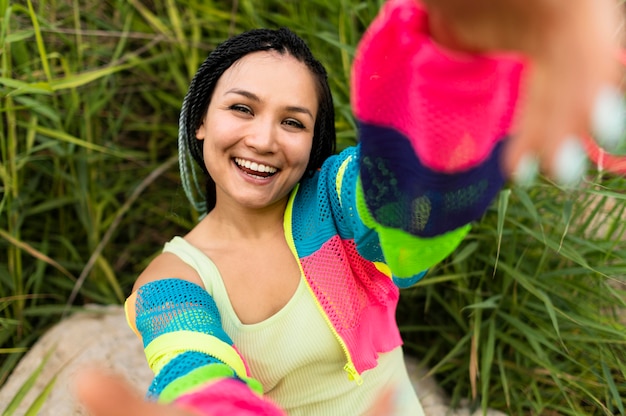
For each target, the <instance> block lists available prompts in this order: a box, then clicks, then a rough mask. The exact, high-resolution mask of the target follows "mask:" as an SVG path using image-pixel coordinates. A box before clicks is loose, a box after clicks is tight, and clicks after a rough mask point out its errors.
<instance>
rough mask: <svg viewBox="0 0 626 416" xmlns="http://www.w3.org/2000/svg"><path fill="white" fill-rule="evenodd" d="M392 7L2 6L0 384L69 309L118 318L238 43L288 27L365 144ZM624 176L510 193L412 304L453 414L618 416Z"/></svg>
mask: <svg viewBox="0 0 626 416" xmlns="http://www.w3.org/2000/svg"><path fill="white" fill-rule="evenodd" d="M381 3H382V1H380V0H378V1H375V0H368V1H357V0H309V1H298V0H291V1H290V0H282V1H280V0H264V1H261V0H240V1H208V0H184V1H174V0H109V1H93V0H83V1H78V0H73V1H66V0H63V1H59V0H49V1H34V0H28V1H10V0H0V19H2V20H1V21H0V150H1V157H2V160H1V164H0V181H1V182H0V183H1V188H0V192H1V199H0V383H2V382H4V380H5V379H6V377H7V376H8V375H9V373H10V371H11V370H12V368H13V367H14V366H15V364H16V362H17V361H18V360H19V358H20V357H21V356H22V355H23V353H24V352H26V351H27V350H28V348H29V346H30V345H32V343H33V342H34V341H36V340H37V338H38V337H39V336H40V335H41V334H42V333H43V332H44V331H45V330H46V329H47V328H48V327H49V326H50V325H52V324H54V323H55V322H57V321H58V320H59V319H60V318H61V317H62V316H63V314H66V313H69V312H72V311H73V310H80V308H81V306H82V305H84V304H86V303H92V302H96V303H103V304H109V303H120V302H122V301H123V300H124V298H125V296H126V295H127V294H128V293H129V290H130V287H131V285H132V283H133V281H134V279H135V277H136V276H137V274H138V273H139V272H140V271H141V270H142V269H143V267H145V265H146V264H147V263H148V261H149V260H150V259H151V258H152V257H153V256H154V255H155V254H156V253H158V252H159V251H160V249H161V246H162V244H163V243H164V242H165V241H166V240H168V239H169V238H171V237H172V236H173V235H175V234H181V233H184V232H185V230H187V229H189V228H190V227H192V225H193V224H194V222H195V220H196V217H195V213H194V212H192V211H191V209H190V207H189V206H188V204H187V202H186V199H185V197H184V194H183V193H182V190H181V188H180V185H179V181H178V173H177V168H176V154H175V153H176V129H177V117H178V110H179V106H180V103H181V100H182V97H183V95H184V93H185V92H186V89H187V86H188V82H189V80H190V79H191V77H192V75H193V73H194V72H195V70H196V68H197V67H198V66H199V64H200V63H201V62H202V60H203V59H204V57H205V56H206V55H207V53H208V52H209V51H210V50H211V49H212V48H213V47H214V46H215V45H216V43H218V42H220V41H221V40H223V39H224V38H226V37H227V36H229V35H230V34H234V33H238V32H240V31H242V30H245V29H249V28H253V27H278V26H288V27H290V28H292V29H293V30H295V31H296V32H297V33H298V34H300V35H301V36H303V37H304V38H305V39H306V40H307V41H308V43H309V45H310V46H311V48H312V49H313V50H314V52H315V54H316V55H317V56H318V57H319V58H320V59H321V60H322V61H323V62H324V63H325V64H326V66H327V69H328V71H329V74H330V79H331V87H332V89H333V93H334V98H335V103H336V110H337V129H338V132H339V137H338V139H339V148H343V147H345V146H348V145H350V144H353V143H354V141H355V129H354V123H353V119H352V117H351V115H350V110H349V100H348V87H349V84H348V75H349V71H350V65H351V60H352V57H353V51H354V47H355V45H356V43H357V41H358V39H359V37H360V36H361V34H362V32H363V30H364V29H365V27H366V26H367V24H368V23H369V22H370V21H371V19H372V18H373V17H374V15H375V13H376V11H377V10H378V8H379V7H380V4H381ZM624 185H625V181H624V179H622V178H620V177H614V176H611V175H610V174H607V173H606V172H602V171H598V170H597V169H593V170H590V172H589V175H588V177H587V181H586V183H585V185H584V186H583V187H582V188H581V189H578V190H575V191H571V190H569V191H563V190H560V189H559V188H558V187H556V186H554V185H553V184H551V183H549V182H548V181H545V180H542V181H540V182H539V183H537V184H536V185H535V186H533V187H530V188H528V189H519V188H507V189H505V190H504V191H502V193H501V194H500V197H499V199H498V200H497V201H495V202H494V204H493V206H492V208H491V209H490V211H489V212H488V213H487V215H486V216H485V217H484V219H483V220H482V221H481V222H480V223H478V224H476V226H475V228H474V230H473V232H472V234H471V235H470V236H469V238H468V239H467V240H466V241H465V242H464V243H463V245H462V246H461V247H460V248H459V249H458V250H457V252H456V253H455V254H454V255H453V256H451V257H450V259H448V260H446V262H444V263H442V264H441V265H439V266H438V267H436V268H435V269H433V270H431V271H430V273H429V275H428V277H427V278H426V279H425V280H424V281H423V282H422V283H420V284H419V285H418V286H416V287H415V288H412V289H409V290H406V291H404V292H403V296H402V300H401V304H400V308H399V311H398V320H399V322H400V325H401V329H402V331H403V334H404V337H405V340H406V348H407V352H408V353H410V354H413V355H415V356H417V357H419V358H420V359H421V362H422V363H423V364H424V365H425V366H428V368H430V369H431V370H430V371H431V372H432V373H433V374H435V375H436V376H437V378H438V379H439V380H440V382H441V384H442V386H443V387H444V388H445V389H446V390H447V391H448V392H449V394H450V395H451V397H452V399H453V401H454V402H455V403H458V402H459V401H460V400H461V399H468V400H469V401H470V403H472V404H473V405H474V406H476V407H477V408H480V407H482V408H483V409H486V408H487V407H492V408H499V409H502V410H504V411H506V412H508V413H510V414H532V415H535V414H549V415H556V414H567V415H580V414H606V415H612V414H624V405H625V404H626V327H625V325H624V321H625V319H624V318H623V316H622V315H623V314H624V311H623V308H624V307H626V305H625V300H626V297H625V296H624V281H625V280H626V278H625V276H626V261H625V259H626V252H625V251H626V247H625V244H624V241H625V239H626V235H625V227H626V225H625V222H626V221H625V219H626V213H625V210H626V203H625V202H624V201H625V199H626V196H625V195H626V194H625V192H624V189H625V187H624Z"/></svg>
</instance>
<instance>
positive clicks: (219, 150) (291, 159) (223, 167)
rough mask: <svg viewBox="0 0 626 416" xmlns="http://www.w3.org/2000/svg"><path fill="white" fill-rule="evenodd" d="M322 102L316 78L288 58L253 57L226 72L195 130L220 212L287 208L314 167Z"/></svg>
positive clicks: (272, 55) (274, 54)
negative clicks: (223, 206)
mask: <svg viewBox="0 0 626 416" xmlns="http://www.w3.org/2000/svg"><path fill="white" fill-rule="evenodd" d="M318 104H319V102H318V96H317V90H316V84H315V80H314V78H313V75H312V74H311V73H310V71H309V69H308V68H307V67H306V66H305V64H303V63H302V62H300V61H298V60H296V59H295V58H294V57H293V56H291V55H289V54H284V55H281V54H279V53H277V52H274V51H269V52H265V51H262V52H254V53H251V54H248V55H246V56H244V57H243V58H241V59H240V60H239V61H237V62H235V63H234V64H233V65H232V66H231V67H230V68H229V69H228V70H226V71H225V72H224V74H223V75H222V76H221V77H220V79H219V80H218V82H217V84H216V86H215V90H214V92H213V96H212V98H211V102H210V103H209V107H208V109H207V113H206V116H205V118H204V121H203V123H202V125H201V126H200V128H199V129H198V130H197V132H196V138H197V139H198V140H204V144H203V155H204V163H205V165H206V167H207V170H208V171H209V174H210V175H211V177H212V178H213V180H214V181H215V184H216V201H217V205H218V206H219V205H220V203H224V202H227V203H229V204H231V203H234V204H237V205H241V206H244V207H247V208H253V209H254V208H265V207H270V206H273V205H275V204H284V202H285V201H286V199H287V197H288V195H289V193H290V192H291V190H292V189H293V187H294V186H295V185H296V183H297V182H298V181H299V180H300V178H301V177H302V176H303V175H304V173H305V170H306V167H307V164H308V162H309V156H310V154H311V146H312V143H313V130H314V127H315V118H316V116H317V110H318Z"/></svg>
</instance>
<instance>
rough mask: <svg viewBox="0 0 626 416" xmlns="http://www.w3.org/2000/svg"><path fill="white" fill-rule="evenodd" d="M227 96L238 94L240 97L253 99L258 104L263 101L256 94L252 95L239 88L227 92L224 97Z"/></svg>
mask: <svg viewBox="0 0 626 416" xmlns="http://www.w3.org/2000/svg"><path fill="white" fill-rule="evenodd" d="M226 94H238V95H243V96H244V97H246V98H249V99H251V100H253V101H257V102H260V101H261V99H260V98H259V97H258V96H257V95H256V94H254V93H252V92H250V91H246V90H240V89H238V88H232V89H230V90H228V91H226V93H225V94H224V95H226Z"/></svg>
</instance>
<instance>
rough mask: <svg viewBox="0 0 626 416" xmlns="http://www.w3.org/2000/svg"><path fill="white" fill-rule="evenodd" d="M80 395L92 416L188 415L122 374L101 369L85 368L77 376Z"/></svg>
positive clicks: (79, 397) (76, 387) (77, 393)
mask: <svg viewBox="0 0 626 416" xmlns="http://www.w3.org/2000/svg"><path fill="white" fill-rule="evenodd" d="M75 389H76V395H77V397H78V399H79V401H80V402H81V403H82V404H83V405H84V406H85V407H86V408H87V410H88V412H89V414H90V415H92V416H143V415H145V416H148V415H151V416H184V415H187V416H188V415H189V413H185V412H182V411H180V410H178V409H175V408H173V407H170V406H160V405H157V404H156V403H150V402H147V401H145V400H144V398H143V397H142V396H141V395H140V394H139V393H138V392H136V391H135V390H134V389H133V388H132V387H131V386H129V385H128V383H127V382H126V381H125V380H124V379H123V378H121V377H119V376H116V375H112V374H109V373H106V372H105V371H102V370H99V369H87V370H83V371H82V372H81V373H79V374H78V375H77V377H76V385H75Z"/></svg>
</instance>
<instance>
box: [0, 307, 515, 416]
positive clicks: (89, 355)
mask: <svg viewBox="0 0 626 416" xmlns="http://www.w3.org/2000/svg"><path fill="white" fill-rule="evenodd" d="M50 351H53V353H52V355H51V357H50V359H49V361H48V363H47V364H46V366H45V367H44V370H43V372H42V374H41V375H40V376H39V377H38V378H37V382H36V384H35V386H34V387H33V388H32V389H31V390H30V392H29V393H28V395H27V396H26V397H25V398H24V400H22V405H21V407H20V408H19V409H18V410H17V412H16V413H15V414H14V415H15V416H18V415H23V414H24V413H25V412H26V410H27V409H28V406H29V405H30V404H31V403H33V401H34V400H35V398H36V397H37V396H38V395H39V394H40V393H41V391H42V390H43V389H44V388H45V386H46V384H48V382H49V381H50V380H52V378H54V377H55V376H56V377H57V380H56V383H55V385H54V388H53V389H52V391H51V393H50V395H49V397H48V399H47V400H46V402H45V404H44V406H43V407H42V410H41V411H40V412H39V414H40V415H44V416H45V415H50V416H52V415H54V416H59V415H85V414H86V413H85V412H84V410H83V409H82V408H81V406H80V405H79V404H78V403H77V402H76V400H75V399H74V397H73V394H72V388H73V387H72V386H73V384H72V381H73V376H74V375H75V374H76V371H77V370H78V369H80V368H81V367H84V366H88V365H94V364H97V365H99V366H101V367H103V368H106V369H109V370H110V371H113V372H115V373H118V374H121V375H122V376H124V377H125V378H126V379H127V380H128V381H129V382H130V383H131V384H132V385H134V386H136V387H137V389H138V390H140V391H142V392H145V391H146V389H147V388H148V385H149V384H150V380H151V378H152V372H151V371H150V369H149V368H148V366H147V364H146V361H145V357H144V354H143V349H142V348H141V343H140V342H139V340H138V339H137V338H136V336H135V334H133V333H132V331H131V330H130V329H129V328H128V325H127V324H126V321H125V317H124V312H123V309H122V308H121V307H119V306H108V307H92V308H88V309H87V312H85V313H78V314H75V315H73V316H72V317H70V318H68V319H66V320H64V321H62V322H61V323H59V324H57V325H56V326H55V327H53V328H52V329H50V330H49V331H48V332H47V333H46V334H45V335H44V336H42V337H41V339H40V340H39V341H38V342H37V344H35V345H34V346H33V347H32V348H31V350H30V351H29V352H28V354H27V355H26V356H25V357H24V358H23V359H22V360H21V361H20V363H19V364H18V366H17V367H16V368H15V370H14V372H13V374H12V375H11V377H10V378H9V379H8V380H7V382H6V383H5V385H4V386H3V387H2V389H1V390H0V411H4V409H5V408H6V406H7V405H8V403H9V402H10V401H11V399H12V398H13V397H14V396H15V394H16V392H17V391H18V390H19V388H20V387H21V386H22V385H23V384H24V382H25V381H26V379H27V378H28V376H30V375H31V374H32V373H33V372H34V371H35V369H36V368H37V366H38V365H39V364H40V363H41V361H42V359H43V357H44V356H45V355H46V354H47V353H48V352H50ZM407 368H408V370H409V374H410V375H411V379H412V381H413V383H414V384H415V387H416V390H417V392H418V396H419V397H420V400H421V402H422V404H423V406H424V411H425V413H426V415H427V416H443V415H450V416H470V411H469V410H467V409H457V410H451V409H449V408H448V406H447V405H446V397H445V395H444V393H443V391H442V390H441V388H440V387H439V386H438V385H437V384H436V383H435V381H434V380H433V379H432V378H426V377H425V373H426V370H425V369H422V368H420V367H419V365H418V363H417V361H415V360H414V359H411V358H407ZM479 414H480V412H476V413H475V414H474V415H472V416H478V415H479ZM488 415H489V416H499V415H503V413H500V412H495V411H490V412H489V413H488Z"/></svg>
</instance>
